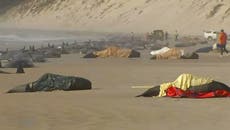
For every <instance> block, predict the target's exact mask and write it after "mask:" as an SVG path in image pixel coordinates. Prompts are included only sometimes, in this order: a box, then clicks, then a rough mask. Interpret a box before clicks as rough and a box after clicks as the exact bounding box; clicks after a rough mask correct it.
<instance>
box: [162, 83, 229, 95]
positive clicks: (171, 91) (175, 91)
mask: <svg viewBox="0 0 230 130" xmlns="http://www.w3.org/2000/svg"><path fill="white" fill-rule="evenodd" d="M166 96H167V97H174V98H182V97H184V98H213V97H230V92H229V91H226V90H216V91H212V92H198V93H197V92H193V91H190V90H187V91H184V90H182V89H179V88H176V87H173V86H171V87H169V88H168V89H167V90H166Z"/></svg>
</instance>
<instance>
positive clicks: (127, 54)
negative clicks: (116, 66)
mask: <svg viewBox="0 0 230 130" xmlns="http://www.w3.org/2000/svg"><path fill="white" fill-rule="evenodd" d="M140 56H141V54H140V52H138V51H135V50H132V49H126V48H119V47H108V48H107V49H105V50H102V51H96V52H92V53H89V54H87V55H85V56H84V57H83V58H96V57H101V58H106V57H121V58H138V57H140Z"/></svg>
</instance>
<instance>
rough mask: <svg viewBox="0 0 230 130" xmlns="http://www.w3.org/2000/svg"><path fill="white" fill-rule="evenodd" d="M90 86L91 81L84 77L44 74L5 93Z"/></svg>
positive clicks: (87, 87) (65, 89) (85, 87)
mask: <svg viewBox="0 0 230 130" xmlns="http://www.w3.org/2000/svg"><path fill="white" fill-rule="evenodd" d="M91 88H92V83H91V82H90V81H89V80H88V79H85V78H81V77H73V76H63V75H57V74H50V73H47V74H44V75H43V76H42V77H40V78H39V79H38V80H37V81H35V82H32V83H28V84H25V85H21V86H17V87H15V88H13V89H11V90H9V91H8V92H7V93H20V92H37V91H54V90H64V91H72V90H87V89H91Z"/></svg>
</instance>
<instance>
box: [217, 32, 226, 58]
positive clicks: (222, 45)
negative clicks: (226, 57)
mask: <svg viewBox="0 0 230 130" xmlns="http://www.w3.org/2000/svg"><path fill="white" fill-rule="evenodd" d="M227 39H228V37H227V34H226V33H225V32H224V30H223V29H221V32H220V34H219V37H218V40H219V43H218V46H219V47H220V54H221V56H223V53H224V52H226V53H228V50H227V49H226V44H227Z"/></svg>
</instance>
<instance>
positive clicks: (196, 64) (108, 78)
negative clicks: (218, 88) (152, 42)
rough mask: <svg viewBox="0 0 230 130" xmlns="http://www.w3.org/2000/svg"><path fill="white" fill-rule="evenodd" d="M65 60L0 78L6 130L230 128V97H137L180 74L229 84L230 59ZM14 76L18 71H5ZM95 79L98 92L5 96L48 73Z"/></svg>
mask: <svg viewBox="0 0 230 130" xmlns="http://www.w3.org/2000/svg"><path fill="white" fill-rule="evenodd" d="M80 57H81V55H79V54H71V55H63V57H62V58H61V59H50V60H49V62H48V63H43V64H36V67H35V68H32V69H25V71H26V74H9V75H5V74H0V83H1V87H0V92H1V94H0V104H1V107H0V115H1V116H0V129H1V130H63V129H66V130H140V129H145V130H154V129H159V130H169V129H170V130H182V129H186V130H194V129H203V130H216V129H228V128H229V124H228V123H229V121H230V112H228V111H229V107H230V104H228V103H230V100H229V98H215V99H172V98H135V97H134V96H135V95H138V94H140V93H142V92H143V91H144V89H131V86H133V85H158V84H160V83H162V82H167V81H172V80H174V79H175V78H176V77H177V76H178V75H179V74H181V73H192V74H197V75H202V76H210V77H212V78H214V79H216V80H219V81H222V82H224V83H226V84H228V85H230V80H229V77H228V75H230V72H229V71H228V70H229V66H230V56H226V57H223V58H219V56H218V55H216V54H202V55H201V59H199V60H163V61H151V60H149V59H148V56H144V57H142V58H140V59H122V58H121V59H115V58H109V59H89V60H86V59H81V58H80ZM2 70H4V71H8V72H12V73H13V72H15V69H2ZM47 72H49V73H58V74H64V75H75V76H81V77H85V78H88V79H90V80H91V81H92V82H93V88H94V89H93V90H89V91H72V92H64V91H55V92H37V93H23V94H5V93H4V92H6V91H7V90H9V89H10V88H12V87H14V86H17V85H20V84H24V83H27V82H31V81H34V80H36V79H37V78H39V77H40V76H41V75H42V74H44V73H47Z"/></svg>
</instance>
